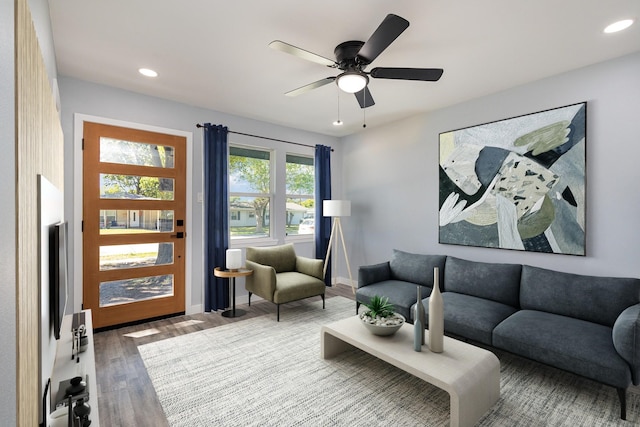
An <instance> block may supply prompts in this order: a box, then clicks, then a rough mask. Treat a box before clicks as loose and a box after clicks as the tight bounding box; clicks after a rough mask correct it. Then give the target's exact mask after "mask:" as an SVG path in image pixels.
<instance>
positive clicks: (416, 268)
mask: <svg viewBox="0 0 640 427" xmlns="http://www.w3.org/2000/svg"><path fill="white" fill-rule="evenodd" d="M445 259H446V257H445V256H444V255H421V254H412V253H409V252H403V251H399V250H397V249H394V250H393V255H392V257H391V261H389V267H390V269H391V279H395V280H403V281H405V282H412V283H416V284H418V285H422V286H429V287H433V268H434V267H438V268H439V269H440V282H441V283H442V275H443V270H444V262H445ZM440 286H441V289H442V284H441V285H440ZM414 302H415V301H414Z"/></svg>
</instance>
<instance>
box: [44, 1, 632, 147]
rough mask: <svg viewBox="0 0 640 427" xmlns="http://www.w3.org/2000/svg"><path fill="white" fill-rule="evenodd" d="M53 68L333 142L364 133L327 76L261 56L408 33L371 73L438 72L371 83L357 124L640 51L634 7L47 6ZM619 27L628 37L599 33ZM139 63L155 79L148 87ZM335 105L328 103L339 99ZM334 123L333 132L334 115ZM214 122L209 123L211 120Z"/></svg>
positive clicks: (322, 51)
mask: <svg viewBox="0 0 640 427" xmlns="http://www.w3.org/2000/svg"><path fill="white" fill-rule="evenodd" d="M49 4H50V12H51V21H52V28H53V37H54V44H55V54H56V61H57V66H58V73H59V74H60V75H64V76H70V77H75V78H79V79H83V80H88V81H92V82H97V83H101V84H105V85H109V86H113V87H118V88H122V89H126V90H130V91H134V92H139V93H142V94H147V95H152V96H157V97H160V98H166V99H170V100H174V101H178V102H183V103H186V104H189V105H194V106H199V107H204V108H208V109H212V110H217V111H221V112H225V113H229V114H234V115H239V116H244V117H249V118H253V119H257V120H262V121H266V122H270V123H275V124H280V125H285V126H290V127H294V128H299V129H304V130H309V131H313V132H319V133H323V134H327V135H334V136H344V135H348V134H351V133H354V132H358V131H360V130H361V129H362V123H363V119H364V117H363V110H361V109H360V108H359V106H358V103H357V101H356V100H355V98H354V96H353V95H350V94H346V93H341V94H340V95H339V96H338V89H337V87H336V86H335V85H333V84H329V85H326V86H323V87H321V88H318V89H315V90H314V91H312V92H309V93H306V94H303V95H300V96H298V97H293V98H292V97H286V96H284V93H285V92H287V91H289V90H292V89H295V88H298V87H300V86H303V85H305V84H307V83H311V82H313V81H316V80H319V79H322V78H324V77H329V76H335V75H337V74H338V71H337V70H335V69H331V68H327V67H324V66H322V65H318V64H316V63H312V62H308V61H305V60H302V59H299V58H297V57H294V56H292V55H288V54H285V53H283V52H279V51H275V50H272V49H269V48H268V44H269V42H271V41H272V40H282V41H285V42H287V43H290V44H293V45H295V46H298V47H300V48H303V49H306V50H309V51H311V52H314V53H317V54H319V55H322V56H325V57H328V58H332V59H333V58H334V55H333V49H334V47H335V46H336V45H338V44H339V43H341V42H343V41H347V40H361V41H366V40H367V39H368V38H369V36H370V35H371V34H372V33H373V31H374V30H375V29H376V28H377V27H378V25H379V24H380V22H381V21H382V19H383V18H384V17H385V16H386V15H387V14H388V13H395V14H397V15H400V16H402V17H404V18H405V19H407V20H408V21H409V22H410V26H409V28H408V29H407V30H406V31H405V32H404V33H403V34H402V35H400V37H399V38H398V39H397V40H396V41H395V42H394V43H392V44H391V46H390V47H389V48H388V49H387V50H386V51H384V52H383V53H382V54H381V55H380V56H379V57H378V58H377V59H376V60H375V61H374V62H373V63H372V64H371V66H370V67H369V69H371V68H373V67H420V68H444V75H443V76H442V78H441V79H440V81H438V82H409V81H399V80H382V79H377V80H376V79H371V81H370V83H369V88H370V90H371V92H372V95H373V97H374V100H375V102H376V105H375V106H373V107H371V108H368V109H366V123H367V126H368V127H374V126H379V125H382V124H385V123H389V122H391V121H394V120H398V119H400V118H404V117H407V116H411V115H415V114H418V113H424V112H428V111H432V110H436V109H440V108H443V107H446V106H449V105H453V104H457V103H460V102H464V101H466V100H469V99H473V98H477V97H480V96H483V95H486V94H489V93H495V92H498V91H501V90H504V89H507V88H510V87H514V86H517V85H521V84H524V83H527V82H531V81H534V80H539V79H541V78H544V77H547V76H551V75H554V74H558V73H562V72H564V71H568V70H571V69H575V68H579V67H582V66H585V65H589V64H593V63H596V62H601V61H604V60H607V59H611V58H614V57H618V56H622V55H625V54H629V53H632V52H636V51H640V23H639V22H637V20H638V18H639V17H640V1H639V0H606V1H603V0H536V1H513V0H482V1H480V0H457V1H450V0H395V1H393V2H392V1H388V0H322V1H309V0H307V1H301V0H268V1H266V0H236V1H231V0H227V1H221V0H183V1H178V0H135V1H131V0H108V1H97V0H95V1H88V0H49ZM622 18H634V19H636V23H635V25H633V26H632V27H631V28H630V29H628V30H626V31H623V32H621V33H616V34H603V32H602V30H603V28H604V27H605V26H606V25H607V24H609V23H611V22H612V21H615V20H618V19H622ZM140 67H148V68H152V69H154V70H156V71H157V72H158V73H159V76H158V77H156V78H154V79H149V78H145V77H143V76H141V75H140V74H138V72H137V70H138V68H140ZM338 98H339V101H338ZM338 102H339V104H340V118H341V119H342V121H343V122H345V125H344V126H342V127H335V126H333V125H332V124H331V123H332V122H333V121H334V120H335V119H336V118H337V115H338ZM214 119H215V118H212V120H214Z"/></svg>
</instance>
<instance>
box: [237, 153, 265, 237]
mask: <svg viewBox="0 0 640 427" xmlns="http://www.w3.org/2000/svg"><path fill="white" fill-rule="evenodd" d="M272 199H273V192H272V189H271V152H270V151H267V150H260V149H255V148H246V147H237V146H230V147H229V211H230V212H234V211H235V212H237V213H238V216H237V219H235V218H234V217H233V216H232V217H231V221H230V223H229V230H230V235H231V239H240V238H248V237H268V236H270V235H271V233H270V228H269V225H270V221H269V218H270V209H271V205H272ZM242 211H244V212H247V215H240V212H242ZM241 218H242V219H241Z"/></svg>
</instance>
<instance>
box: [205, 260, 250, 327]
mask: <svg viewBox="0 0 640 427" xmlns="http://www.w3.org/2000/svg"><path fill="white" fill-rule="evenodd" d="M252 274H253V270H249V269H247V268H239V269H238V270H223V269H222V268H220V267H216V268H214V269H213V275H214V276H216V277H221V278H223V279H231V280H229V284H230V285H232V286H233V289H232V291H231V295H233V303H232V305H231V310H227V311H223V312H222V315H223V316H224V317H240V316H242V315H244V314H245V313H246V311H244V310H240V309H238V310H236V277H245V276H251V275H252Z"/></svg>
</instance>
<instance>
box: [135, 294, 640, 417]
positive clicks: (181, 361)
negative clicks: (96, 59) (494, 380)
mask: <svg viewBox="0 0 640 427" xmlns="http://www.w3.org/2000/svg"><path fill="white" fill-rule="evenodd" d="M353 315H355V303H354V302H353V301H351V300H348V299H346V298H342V297H333V298H330V299H327V304H326V310H322V302H321V301H313V302H312V301H309V303H308V304H305V305H304V306H299V307H287V306H284V308H283V309H282V310H281V316H280V322H279V323H278V322H276V321H275V316H271V315H266V316H261V317H257V318H253V319H248V320H244V321H240V322H236V323H233V324H229V325H225V326H220V327H216V328H212V329H208V330H205V331H200V332H195V333H191V334H187V335H183V336H179V337H175V338H169V339H166V340H163V341H158V342H154V343H151V344H145V345H142V346H140V347H138V349H139V351H140V354H141V356H142V359H143V360H144V363H145V365H146V367H147V371H148V372H149V376H150V377H151V380H152V382H153V385H154V387H155V389H156V392H157V395H158V398H159V399H160V402H161V404H162V407H163V408H164V411H165V414H166V416H167V419H168V421H169V424H170V425H171V426H349V427H351V426H367V427H371V426H382V425H391V426H446V425H448V424H449V395H448V394H447V393H446V392H443V391H442V390H439V389H437V388H435V387H433V386H431V385H429V384H427V383H425V382H424V381H422V380H419V379H418V378H416V377H413V376H411V375H409V374H407V373H405V372H403V371H401V370H399V369H397V368H395V367H393V366H391V365H388V364H387V363H385V362H382V361H379V360H377V359H376V358H374V357H372V356H369V355H368V354H365V353H363V352H361V351H360V350H353V351H349V352H347V353H344V354H342V355H340V356H339V357H337V358H334V359H330V360H324V359H322V358H321V357H320V326H321V325H322V324H325V323H329V322H332V321H335V320H339V319H342V318H345V317H348V316H353ZM407 351H413V349H412V348H409V347H407ZM498 357H499V358H500V364H501V397H500V400H499V401H498V403H496V405H494V407H493V408H492V409H491V410H490V411H489V412H488V413H487V414H486V415H485V416H484V417H483V418H482V419H481V420H480V423H479V424H478V425H481V426H571V427H574V426H615V425H620V426H631V425H637V424H638V423H639V420H640V417H639V413H640V396H638V395H637V394H635V393H628V397H627V399H628V407H627V418H628V421H626V422H625V421H622V420H620V419H619V403H618V396H617V394H616V391H615V390H614V389H613V388H612V387H607V386H603V385H600V384H597V383H595V382H593V381H589V380H586V379H583V378H580V377H578V376H575V375H572V374H568V373H565V372H562V371H559V370H557V369H553V368H550V367H546V366H543V365H541V364H538V363H535V362H531V361H528V360H525V359H522V358H519V357H516V356H512V355H510V354H506V353H502V352H499V353H498Z"/></svg>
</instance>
